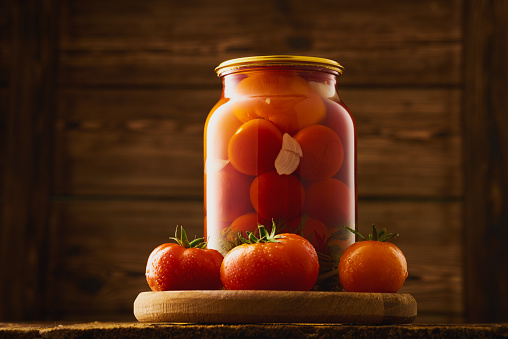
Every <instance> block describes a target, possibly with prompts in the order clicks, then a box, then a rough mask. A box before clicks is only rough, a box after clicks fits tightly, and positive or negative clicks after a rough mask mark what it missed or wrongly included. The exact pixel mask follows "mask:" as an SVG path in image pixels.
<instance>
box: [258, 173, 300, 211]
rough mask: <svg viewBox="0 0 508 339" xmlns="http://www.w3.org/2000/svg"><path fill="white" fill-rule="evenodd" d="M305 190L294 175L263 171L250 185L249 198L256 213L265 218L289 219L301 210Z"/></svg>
mask: <svg viewBox="0 0 508 339" xmlns="http://www.w3.org/2000/svg"><path fill="white" fill-rule="evenodd" d="M304 198H305V192H304V189H303V186H302V184H301V183H300V180H298V178H297V177H296V176H294V175H279V174H278V173H277V171H270V172H266V173H263V174H261V175H259V176H258V177H256V179H254V181H253V182H252V185H251V186H250V200H251V202H252V206H254V209H255V210H256V211H257V212H258V214H259V215H260V216H261V217H263V218H265V219H266V220H272V219H273V220H280V219H284V220H291V219H293V218H295V217H296V216H297V215H298V214H299V213H300V211H301V209H302V206H303V202H304Z"/></svg>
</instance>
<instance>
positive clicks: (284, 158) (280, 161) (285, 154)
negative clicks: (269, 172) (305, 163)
mask: <svg viewBox="0 0 508 339" xmlns="http://www.w3.org/2000/svg"><path fill="white" fill-rule="evenodd" d="M299 164H300V157H299V156H298V155H296V154H295V153H293V152H291V151H287V150H281V151H280V153H279V155H277V158H276V159H275V169H276V170H277V173H278V174H279V175H282V174H286V175H289V174H291V173H293V172H294V171H295V170H296V169H297V168H298V165H299Z"/></svg>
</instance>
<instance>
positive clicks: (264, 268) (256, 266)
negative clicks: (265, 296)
mask: <svg viewBox="0 0 508 339" xmlns="http://www.w3.org/2000/svg"><path fill="white" fill-rule="evenodd" d="M260 233H262V232H261V229H260ZM274 241H275V242H264V243H263V242H260V243H251V244H243V245H240V246H237V247H235V248H233V249H232V250H231V251H229V252H228V254H226V256H225V257H224V261H223V262H222V266H221V280H222V283H223V284H224V287H225V288H226V289H227V290H277V291H309V290H310V289H311V288H312V287H313V286H314V284H315V283H316V280H317V277H318V273H319V261H318V257H317V254H316V250H315V249H314V247H313V246H312V245H311V243H310V242H309V241H308V240H307V239H305V238H303V237H301V236H299V235H296V234H289V233H283V234H280V235H277V236H275V239H274Z"/></svg>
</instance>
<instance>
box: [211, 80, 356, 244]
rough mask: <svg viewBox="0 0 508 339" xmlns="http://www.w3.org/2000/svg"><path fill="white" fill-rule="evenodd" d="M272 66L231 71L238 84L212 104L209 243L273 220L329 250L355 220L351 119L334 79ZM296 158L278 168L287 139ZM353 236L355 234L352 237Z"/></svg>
mask: <svg viewBox="0 0 508 339" xmlns="http://www.w3.org/2000/svg"><path fill="white" fill-rule="evenodd" d="M305 76H306V75H305V74H297V73H296V72H290V71H280V70H272V71H267V70H264V71H263V72H256V71H251V72H247V73H245V72H244V73H241V74H238V75H229V76H228V77H231V79H229V80H228V81H232V82H236V83H235V84H234V86H232V87H233V88H234V90H232V91H230V93H225V94H224V97H223V98H222V99H221V101H219V103H218V104H217V105H216V107H215V108H214V109H213V110H212V113H211V114H210V116H209V118H208V120H207V127H206V135H205V141H206V145H205V158H206V165H205V179H206V185H205V187H206V188H205V189H206V194H205V199H206V226H205V230H206V231H205V237H206V238H207V239H208V241H209V246H210V247H212V248H216V249H219V250H221V251H222V252H223V253H225V252H226V251H227V249H228V248H227V247H226V248H224V247H221V246H220V244H223V242H221V240H222V239H217V238H218V237H222V238H225V239H226V240H227V239H231V235H232V234H233V235H234V234H237V233H238V232H243V234H245V232H247V231H251V232H255V231H256V229H257V226H258V224H263V225H266V224H271V222H272V221H275V222H276V223H277V224H278V226H279V227H284V229H283V230H284V231H287V232H298V233H299V234H301V235H303V236H305V237H306V238H308V239H309V240H310V241H311V242H312V244H313V245H314V246H315V247H316V249H317V250H318V251H319V252H324V250H325V247H326V244H327V242H328V239H329V236H330V234H331V233H332V232H333V231H335V230H337V229H339V228H343V227H344V226H348V225H351V226H352V225H353V224H354V222H355V213H356V212H355V210H356V206H355V192H354V173H353V172H354V124H353V122H352V119H351V117H350V115H349V112H348V111H347V109H346V108H345V106H344V105H343V104H342V102H341V101H340V100H339V99H338V96H337V94H336V92H335V83H334V80H333V79H334V78H333V76H331V75H330V74H326V73H323V75H322V78H319V77H318V76H316V75H315V74H314V75H313V78H312V79H309V78H307V79H305ZM285 138H289V139H291V140H292V142H296V143H297V144H296V145H297V146H298V147H299V153H298V154H297V155H296V157H297V158H298V160H297V161H298V162H297V163H296V164H294V165H295V166H294V170H292V169H291V171H292V172H291V173H287V172H285V173H284V174H281V173H280V171H279V169H278V168H277V167H276V165H275V163H276V159H277V157H278V156H279V154H280V153H281V150H282V149H283V148H284V147H285V145H284V142H283V140H284V139H285ZM350 239H351V241H350V242H352V237H351V238H350Z"/></svg>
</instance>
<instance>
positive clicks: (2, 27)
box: [0, 1, 10, 88]
mask: <svg viewBox="0 0 508 339" xmlns="http://www.w3.org/2000/svg"><path fill="white" fill-rule="evenodd" d="M8 3H9V2H8V1H0V88H2V87H4V86H7V82H8V81H9V58H10V44H9V40H8V38H9V33H10V28H9V24H8V21H7V20H8V19H7V18H8V13H9V6H8Z"/></svg>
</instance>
